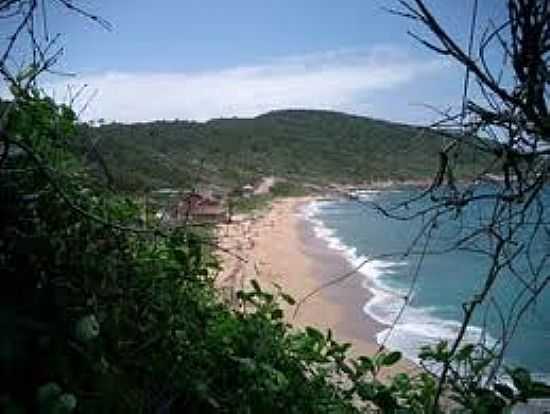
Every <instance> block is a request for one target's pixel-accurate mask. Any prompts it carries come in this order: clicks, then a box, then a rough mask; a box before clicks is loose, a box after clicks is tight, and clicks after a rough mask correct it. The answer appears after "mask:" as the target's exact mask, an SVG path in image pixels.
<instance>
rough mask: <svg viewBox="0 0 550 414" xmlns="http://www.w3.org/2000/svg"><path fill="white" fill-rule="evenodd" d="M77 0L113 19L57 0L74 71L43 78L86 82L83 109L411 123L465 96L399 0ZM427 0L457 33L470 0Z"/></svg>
mask: <svg viewBox="0 0 550 414" xmlns="http://www.w3.org/2000/svg"><path fill="white" fill-rule="evenodd" d="M480 3H481V10H480V16H481V18H494V19H496V20H498V18H499V17H502V16H500V15H501V14H502V12H503V11H502V10H501V8H502V7H501V6H502V5H503V1H501V0H483V1H481V2H480ZM79 4H80V5H81V6H82V7H83V8H85V9H86V10H88V11H90V12H91V13H94V14H98V15H100V16H101V17H102V18H104V19H106V20H108V21H109V22H110V23H111V25H112V30H110V31H109V30H105V29H103V28H102V27H100V26H99V25H97V24H94V23H93V22H90V21H86V20H84V19H81V18H78V17H75V16H73V15H71V14H70V13H68V12H67V11H65V10H62V9H60V7H55V6H52V7H53V8H50V9H49V10H48V28H49V31H50V32H52V33H57V32H59V33H61V37H60V45H61V46H63V48H64V51H65V53H64V56H63V58H62V59H61V61H60V63H59V64H58V69H59V70H60V71H65V72H70V73H74V74H75V75H74V76H71V77H67V76H48V77H46V78H45V79H44V80H43V84H42V85H43V87H44V89H45V90H46V91H47V92H48V93H51V94H53V95H54V96H55V97H56V98H57V99H58V100H66V99H68V96H70V95H71V93H72V92H74V91H75V90H78V88H79V87H81V86H83V85H86V89H85V93H83V94H82V95H81V98H80V100H79V101H77V102H76V103H75V105H76V109H77V110H78V111H79V112H80V110H82V112H81V117H82V118H83V119H84V120H94V119H99V118H104V119H106V120H108V121H120V122H139V121H150V120H156V119H166V120H170V119H186V120H197V121H205V120H208V119H212V118H219V117H233V116H238V117H252V116H256V115H259V114H261V113H265V112H268V111H271V110H277V109H287V108H302V109H303V108H305V109H327V110H336V111H343V112H347V113H352V114H357V115H364V116H370V117H375V118H383V119H388V120H393V121H399V122H407V123H417V124H418V123H428V122H431V121H433V120H435V119H436V117H437V115H436V114H435V113H434V112H433V110H431V109H429V106H436V107H439V108H447V107H449V106H454V107H456V106H457V105H459V103H460V102H459V101H460V94H461V89H462V78H463V71H462V70H461V69H460V67H459V66H458V65H456V64H453V63H451V62H449V61H447V60H445V59H444V58H442V57H439V56H436V55H434V54H433V53H432V52H431V51H428V50H426V49H425V48H424V47H423V46H421V45H419V44H418V42H416V41H415V40H414V39H412V38H411V37H410V36H408V35H407V30H415V31H416V32H418V33H422V30H421V28H420V27H419V26H418V25H415V24H414V23H413V22H410V21H408V20H406V19H404V18H401V17H397V16H395V15H392V14H390V13H388V12H387V11H386V10H384V7H390V6H392V5H393V6H396V5H397V1H394V0H340V1H336V0H262V1H258V0H232V1H227V0H217V1H215V0H186V1H181V0H162V1H158V2H152V1H150V0H147V1H145V0H132V1H130V0H118V1H102V2H100V1H93V0H81V1H80V3H79ZM428 4H431V5H432V6H433V10H434V12H435V14H436V15H437V16H438V17H440V18H441V19H442V21H443V22H445V24H446V26H447V27H448V28H449V30H450V31H451V32H452V33H455V34H457V36H458V38H459V40H460V41H462V42H463V43H464V42H465V34H466V33H467V30H468V27H469V19H470V13H471V8H472V4H473V0H432V1H428ZM54 5H55V3H54ZM1 30H2V29H0V31H1ZM1 34H2V35H4V33H1ZM3 37H4V36H3ZM4 38H5V37H4ZM86 103H88V105H86Z"/></svg>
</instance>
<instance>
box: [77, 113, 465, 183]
mask: <svg viewBox="0 0 550 414" xmlns="http://www.w3.org/2000/svg"><path fill="white" fill-rule="evenodd" d="M81 134H82V136H84V137H87V139H88V141H89V142H88V144H87V146H86V148H89V146H90V145H93V143H95V148H96V149H97V151H96V152H89V151H87V152H88V158H89V159H90V160H91V161H97V160H98V158H97V156H98V154H99V155H100V156H101V157H102V158H103V159H104V161H105V164H106V165H107V167H108V170H109V171H110V173H111V174H112V176H113V177H114V181H115V184H116V185H117V187H119V188H122V189H128V190H133V189H143V188H149V189H150V188H161V187H171V186H186V185H190V184H191V183H193V184H196V183H199V184H200V183H202V184H204V183H206V184H209V185H216V186H220V187H222V188H231V187H234V186H239V185H242V184H244V183H246V182H248V181H254V180H255V179H257V178H259V177H261V176H265V175H275V176H280V177H287V178H292V179H296V180H297V181H300V182H314V183H327V182H338V183H357V182H364V181H370V180H379V179H388V178H392V179H395V180H403V179H419V178H427V177H429V176H431V175H432V174H433V172H434V170H435V169H436V167H437V154H438V152H439V150H440V149H441V147H442V144H443V142H444V138H443V137H440V136H437V135H434V134H430V133H425V132H423V131H422V130H421V129H419V128H416V127H412V126H407V125H401V124H395V123H390V122H386V121H380V120H374V119H369V118H364V117H358V116H351V115H347V114H343V113H336V112H327V111H306V110H287V111H275V112H270V113H267V114H265V115H261V116H259V117H256V118H252V119H239V118H233V119H216V120H211V121H208V122H206V123H198V122H187V121H157V122H151V123H138V124H118V123H112V124H107V125H102V126H100V127H90V126H82V128H81ZM471 161H472V157H471V156H468V155H466V156H465V157H464V159H463V163H464V166H465V167H466V168H465V170H468V169H469V171H471V165H469V164H471Z"/></svg>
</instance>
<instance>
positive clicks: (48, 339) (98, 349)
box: [0, 88, 540, 413]
mask: <svg viewBox="0 0 550 414" xmlns="http://www.w3.org/2000/svg"><path fill="white" fill-rule="evenodd" d="M12 92H13V93H14V95H15V100H14V101H13V102H10V103H9V104H7V105H4V106H3V111H5V112H3V117H5V119H7V123H6V127H5V128H4V129H3V131H2V132H3V135H2V145H3V146H2V148H1V149H2V153H3V155H2V158H1V159H0V162H1V164H0V167H1V169H0V172H1V177H2V180H1V181H0V195H1V197H2V203H1V204H0V208H1V212H0V236H1V239H0V240H1V244H0V272H1V274H2V275H3V280H4V285H3V289H2V291H1V299H2V300H1V302H0V327H1V330H2V332H3V335H2V336H0V350H1V352H0V374H1V375H0V378H1V381H2V383H1V388H0V407H1V408H2V410H4V411H7V412H17V413H20V412H42V413H70V412H82V413H88V412H168V411H170V412H181V411H186V412H232V413H233V412H237V413H239V412H242V413H249V412H254V413H255V412H258V413H269V412H290V413H308V412H311V413H322V412H327V413H334V412H341V413H351V412H358V411H361V410H371V409H375V407H378V408H380V409H381V410H382V411H383V412H388V413H391V412H398V411H400V410H404V411H403V412H417V413H422V412H426V411H427V410H428V409H429V407H431V405H432V404H433V397H434V390H435V380H434V378H433V377H432V376H431V375H429V374H428V373H424V372H423V373H419V374H418V375H414V376H409V375H406V374H400V375H398V376H396V377H395V378H393V379H392V380H391V381H389V382H386V383H382V382H381V381H380V380H379V379H378V377H379V373H380V370H381V369H382V368H383V367H385V366H390V365H393V364H395V363H396V362H397V361H398V360H399V359H400V357H401V355H400V354H399V353H398V352H390V353H386V352H382V353H379V354H377V355H376V356H374V357H372V358H370V357H366V356H365V357H361V358H359V359H358V360H353V359H351V358H350V357H349V355H348V352H349V348H350V345H349V344H340V343H338V342H337V341H335V340H334V338H333V337H332V334H331V332H330V331H329V332H327V333H322V332H319V331H317V330H316V329H313V328H307V329H305V330H296V329H292V327H290V326H289V325H288V324H287V323H286V322H285V320H284V318H283V316H284V315H283V312H282V310H281V308H280V306H279V303H280V301H281V300H282V301H286V302H288V303H290V304H292V303H293V299H292V298H290V297H289V296H288V295H285V294H284V293H283V292H280V290H278V289H277V288H273V289H270V291H264V290H262V288H261V287H260V286H259V285H258V284H257V283H255V282H254V283H253V284H252V290H251V291H249V292H240V293H239V294H238V295H237V297H238V305H239V306H237V307H235V306H229V305H227V304H225V303H224V302H223V301H221V300H220V298H219V296H218V293H217V292H216V290H215V288H214V277H215V273H216V269H217V267H216V264H215V263H214V262H212V260H211V258H210V257H209V256H208V255H205V252H204V248H203V246H204V244H205V239H204V237H205V236H204V235H202V236H199V235H198V234H197V233H194V232H191V231H190V230H189V229H185V228H183V229H175V230H170V231H169V230H168V229H162V228H160V227H150V226H149V227H148V226H146V225H145V223H144V220H143V211H142V208H141V207H140V206H139V204H137V203H135V202H134V201H132V200H130V199H127V198H123V197H120V196H118V195H117V194H114V193H110V192H108V191H106V190H104V189H103V188H101V187H100V186H99V185H98V184H97V183H96V182H95V181H94V179H93V178H91V176H90V175H88V174H87V173H86V172H85V171H84V170H83V169H82V167H81V163H80V160H79V159H78V157H77V156H75V155H74V153H73V152H72V148H73V147H72V145H71V142H70V137H71V136H73V135H74V133H75V128H76V126H75V121H76V119H75V116H74V113H73V112H72V111H71V110H70V109H69V108H68V107H65V106H58V105H56V104H55V103H54V102H53V101H52V100H50V99H48V98H44V97H42V96H41V95H40V94H39V93H38V92H30V93H29V92H27V91H26V90H24V89H16V88H14V89H13V91H12ZM464 352H465V353H462V354H460V355H463V356H464V358H465V359H467V358H471V357H472V356H471V355H473V354H471V350H470V351H464ZM445 355H446V354H445V353H444V349H443V348H442V349H439V350H434V351H429V350H427V351H426V353H425V355H424V356H423V357H424V359H425V361H435V362H438V361H439V360H441V358H445ZM471 372H472V371H471ZM475 373H476V374H477V373H478V371H475ZM516 376H517V377H518V378H520V379H521V378H522V379H521V380H520V381H519V382H517V384H516V390H514V389H511V388H510V387H505V386H502V387H500V388H495V389H494V390H488V389H480V386H479V384H478V383H475V382H470V383H468V384H469V385H468V387H467V388H466V389H459V388H457V387H454V388H453V389H452V391H454V392H455V393H456V398H455V400H457V401H458V402H459V403H460V404H461V405H463V406H465V407H467V408H469V409H471V410H472V411H473V412H495V411H492V410H493V409H494V408H495V407H498V408H499V409H501V408H502V407H504V406H506V405H509V404H512V403H514V402H516V401H517V400H524V399H525V398H527V396H528V394H527V393H528V391H529V390H531V389H532V388H533V386H532V382H531V381H530V379H529V375H528V374H526V373H524V372H523V371H522V372H521V373H519V374H518V375H516ZM460 383H461V384H463V382H460ZM522 384H528V386H525V387H523V388H522V386H523V385H522ZM449 385H450V386H452V385H453V383H452V381H451V382H449ZM529 387H531V388H529ZM539 391H540V389H539ZM461 398H462V399H461ZM493 400H494V401H496V403H494V404H492V405H487V404H488V403H487V401H493ZM479 401H481V402H479ZM487 407H489V408H487ZM487 410H489V411H487Z"/></svg>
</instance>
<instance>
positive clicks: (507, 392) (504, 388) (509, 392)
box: [495, 384, 514, 400]
mask: <svg viewBox="0 0 550 414" xmlns="http://www.w3.org/2000/svg"><path fill="white" fill-rule="evenodd" d="M495 391H496V392H498V393H499V394H500V395H502V396H503V397H505V398H508V399H509V400H513V399H514V390H513V389H512V388H510V387H509V386H508V385H506V384H495Z"/></svg>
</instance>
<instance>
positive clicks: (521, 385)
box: [508, 368, 531, 395]
mask: <svg viewBox="0 0 550 414" xmlns="http://www.w3.org/2000/svg"><path fill="white" fill-rule="evenodd" d="M508 373H509V374H510V376H511V377H512V381H513V383H514V386H515V387H516V388H517V390H518V391H519V392H520V394H523V395H528V393H529V389H530V387H531V374H529V371H527V370H526V369H524V368H516V369H513V370H509V371H508Z"/></svg>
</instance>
